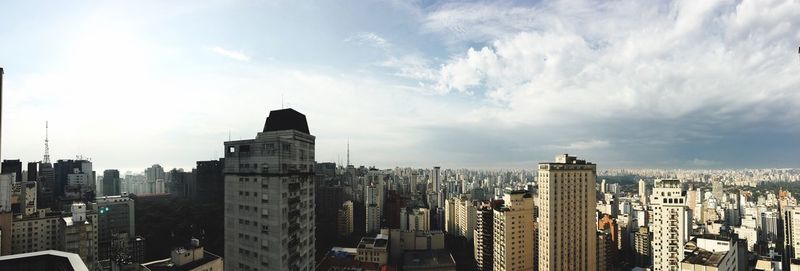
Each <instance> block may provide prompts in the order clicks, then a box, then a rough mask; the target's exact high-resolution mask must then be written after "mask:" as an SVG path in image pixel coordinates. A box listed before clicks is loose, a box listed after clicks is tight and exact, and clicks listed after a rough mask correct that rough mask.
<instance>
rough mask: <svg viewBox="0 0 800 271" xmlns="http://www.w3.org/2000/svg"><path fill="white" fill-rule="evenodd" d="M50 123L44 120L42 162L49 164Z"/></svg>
mask: <svg viewBox="0 0 800 271" xmlns="http://www.w3.org/2000/svg"><path fill="white" fill-rule="evenodd" d="M49 130H50V124H49V122H48V121H44V159H43V160H42V162H44V163H45V164H50V131H49Z"/></svg>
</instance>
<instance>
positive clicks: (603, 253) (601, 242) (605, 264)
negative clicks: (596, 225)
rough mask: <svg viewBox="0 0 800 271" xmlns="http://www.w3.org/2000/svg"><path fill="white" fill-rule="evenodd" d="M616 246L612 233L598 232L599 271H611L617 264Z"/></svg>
mask: <svg viewBox="0 0 800 271" xmlns="http://www.w3.org/2000/svg"><path fill="white" fill-rule="evenodd" d="M615 249H616V248H615V244H614V240H613V237H612V236H611V234H610V233H608V232H605V231H598V232H597V250H596V251H597V271H611V270H613V267H614V264H615V256H616V254H615V252H614V251H615Z"/></svg>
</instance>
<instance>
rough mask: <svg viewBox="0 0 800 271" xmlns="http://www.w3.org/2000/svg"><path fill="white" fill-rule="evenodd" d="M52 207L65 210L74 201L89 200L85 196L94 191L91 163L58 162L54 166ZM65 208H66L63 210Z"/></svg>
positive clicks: (89, 197)
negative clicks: (53, 204) (53, 203)
mask: <svg viewBox="0 0 800 271" xmlns="http://www.w3.org/2000/svg"><path fill="white" fill-rule="evenodd" d="M54 171H55V172H54V173H55V181H54V184H53V187H54V195H53V196H54V198H55V200H56V201H58V204H56V205H55V206H54V207H56V208H57V209H62V208H63V209H64V210H66V209H67V208H69V206H70V205H71V204H72V201H75V200H91V198H92V197H91V195H89V194H87V193H89V192H91V191H93V190H94V183H95V180H96V178H95V177H94V171H92V162H89V161H87V160H58V162H56V164H55V165H54ZM65 206H66V208H64V207H65Z"/></svg>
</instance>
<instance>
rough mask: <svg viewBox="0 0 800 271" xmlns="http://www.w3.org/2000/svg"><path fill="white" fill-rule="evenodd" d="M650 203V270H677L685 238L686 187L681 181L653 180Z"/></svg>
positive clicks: (681, 258) (681, 257)
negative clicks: (651, 259) (651, 216)
mask: <svg viewBox="0 0 800 271" xmlns="http://www.w3.org/2000/svg"><path fill="white" fill-rule="evenodd" d="M650 202H651V204H652V206H653V228H652V230H653V245H652V246H651V247H652V249H653V270H654V271H668V270H678V269H680V262H681V260H683V249H684V244H685V243H686V239H687V237H688V236H687V219H686V218H687V217H686V213H687V212H686V209H687V208H686V189H685V188H684V187H683V184H681V181H680V180H655V184H654V186H653V194H652V196H651V200H650Z"/></svg>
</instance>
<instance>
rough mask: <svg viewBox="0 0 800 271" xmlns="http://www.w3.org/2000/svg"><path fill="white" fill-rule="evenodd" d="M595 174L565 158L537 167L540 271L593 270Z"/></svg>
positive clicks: (593, 167)
mask: <svg viewBox="0 0 800 271" xmlns="http://www.w3.org/2000/svg"><path fill="white" fill-rule="evenodd" d="M596 170H597V165H595V164H593V163H589V162H586V161H585V160H580V159H577V158H576V157H575V156H569V155H567V154H564V155H560V156H557V157H556V161H555V162H551V163H540V164H539V176H538V181H539V193H538V194H539V202H540V204H541V206H539V223H538V225H539V239H538V241H539V249H538V251H539V270H568V269H569V270H595V269H596V267H597V266H596V265H597V259H595V257H596V256H597V253H596V252H595V250H596V249H597V244H596V242H597V235H596V233H595V232H596V227H595V225H596V224H595V222H596V215H595V209H596V204H597V201H596V196H595V182H596V178H597V176H596V174H597V173H596ZM495 243H496V242H495ZM496 264H497V263H495V265H496Z"/></svg>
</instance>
